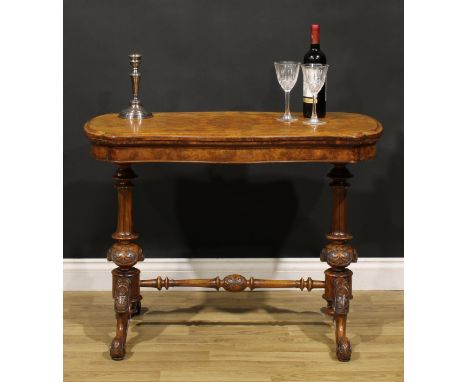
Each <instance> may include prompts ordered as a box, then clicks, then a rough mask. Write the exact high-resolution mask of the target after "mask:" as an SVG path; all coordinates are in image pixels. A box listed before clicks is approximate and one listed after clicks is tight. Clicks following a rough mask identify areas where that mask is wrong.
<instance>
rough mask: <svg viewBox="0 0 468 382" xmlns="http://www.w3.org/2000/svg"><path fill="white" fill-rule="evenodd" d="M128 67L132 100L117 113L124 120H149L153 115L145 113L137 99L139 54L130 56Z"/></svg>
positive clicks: (148, 112)
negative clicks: (130, 69) (129, 67)
mask: <svg viewBox="0 0 468 382" xmlns="http://www.w3.org/2000/svg"><path fill="white" fill-rule="evenodd" d="M128 57H129V59H130V66H131V67H132V68H133V70H132V72H131V73H130V81H131V83H132V98H131V99H130V106H129V107H127V108H125V109H124V110H122V111H121V112H120V113H119V117H120V118H124V119H136V118H138V119H142V118H151V117H152V116H153V114H152V113H151V112H150V111H146V110H145V109H144V108H143V105H142V103H141V101H140V99H139V98H138V92H139V90H140V77H141V73H140V71H139V69H140V64H141V54H130V55H129V56H128Z"/></svg>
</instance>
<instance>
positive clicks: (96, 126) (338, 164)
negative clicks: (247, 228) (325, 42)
mask: <svg viewBox="0 0 468 382" xmlns="http://www.w3.org/2000/svg"><path fill="white" fill-rule="evenodd" d="M277 116H278V114H277V113H265V112H193V113H154V117H153V118H150V119H143V120H126V119H121V118H119V117H118V116H117V114H106V115H101V116H98V117H95V118H93V119H91V120H90V121H88V122H87V123H86V125H85V127H84V129H85V132H86V135H87V137H88V138H89V140H90V141H91V151H92V154H93V156H94V158H96V159H98V160H103V161H108V162H112V163H115V164H116V165H117V170H116V172H115V174H114V180H115V184H116V188H117V195H118V214H117V229H116V231H115V232H114V234H113V235H112V237H113V238H114V240H115V243H114V244H113V245H112V246H111V248H110V249H109V251H108V253H107V259H108V260H109V261H113V262H114V263H115V264H116V265H117V268H115V269H114V270H113V271H112V275H113V286H112V294H113V298H114V310H115V313H116V320H117V328H116V336H115V338H114V340H113V341H112V343H111V347H110V354H111V357H112V358H113V359H116V360H118V359H122V358H123V357H124V355H125V341H126V337H127V328H128V322H129V320H130V317H131V316H132V315H134V314H139V313H140V309H141V295H140V287H150V288H157V289H159V290H161V289H162V288H166V289H169V288H172V287H180V286H184V287H206V288H214V289H217V290H219V289H220V288H223V289H225V290H226V291H231V292H240V291H243V290H245V289H247V288H248V289H250V290H253V289H256V288H298V289H301V290H304V289H306V290H308V291H310V290H312V289H315V288H323V289H324V294H323V298H324V299H325V300H326V302H327V306H326V307H325V308H324V312H326V313H327V314H329V315H331V316H333V319H334V322H335V337H336V355H337V358H338V359H339V360H340V361H349V359H350V358H351V345H350V342H349V340H348V338H347V336H346V319H347V315H348V310H349V300H350V299H352V287H351V279H352V272H351V271H350V270H349V269H348V268H347V267H348V266H349V265H350V264H351V263H352V262H356V261H357V252H356V250H355V249H354V248H353V247H352V246H351V245H350V243H349V242H350V240H351V239H352V236H351V234H350V233H349V232H348V230H347V227H346V191H347V188H348V187H349V184H348V182H347V180H348V179H349V178H350V177H351V174H350V172H349V171H348V169H347V168H346V165H347V164H349V163H355V162H358V161H361V160H366V159H371V158H373V157H374V156H375V153H376V143H377V140H378V138H379V137H380V135H381V133H382V126H381V125H380V123H379V122H378V121H376V120H375V119H373V118H371V117H368V116H365V115H359V114H352V113H328V114H327V117H326V118H325V120H326V122H327V123H326V124H325V125H320V126H318V127H316V128H315V129H314V128H312V127H311V126H308V125H304V124H303V123H302V121H303V119H302V118H301V117H300V118H299V120H298V121H296V122H292V123H284V122H279V121H277V120H276V118H277ZM146 162H199V163H226V164H228V163H262V162H328V163H330V164H332V165H333V167H332V169H331V171H330V172H329V174H328V176H329V177H330V178H331V180H332V182H331V183H330V185H331V187H332V193H333V202H332V225H331V230H330V233H328V234H327V235H326V238H327V240H328V243H327V244H326V245H325V247H324V248H323V249H322V251H321V253H320V259H321V261H324V262H327V263H328V265H329V266H330V268H329V269H327V270H326V271H325V280H324V281H318V280H312V279H311V278H310V277H308V278H307V279H304V278H301V279H300V280H261V279H255V278H253V277H250V278H246V277H244V276H241V275H238V274H232V275H228V276H225V277H224V278H222V279H221V278H220V277H215V278H212V279H189V280H172V279H168V278H167V277H166V278H162V277H161V276H158V277H156V278H155V279H152V280H140V271H139V270H138V269H137V268H135V267H134V266H135V265H136V264H137V262H138V261H143V259H144V257H143V251H142V249H141V248H140V246H139V245H138V244H137V243H136V240H137V239H138V234H137V233H135V232H134V230H133V220H132V187H133V184H132V179H133V178H135V177H136V175H135V173H134V172H133V170H132V168H131V165H132V164H134V163H146Z"/></svg>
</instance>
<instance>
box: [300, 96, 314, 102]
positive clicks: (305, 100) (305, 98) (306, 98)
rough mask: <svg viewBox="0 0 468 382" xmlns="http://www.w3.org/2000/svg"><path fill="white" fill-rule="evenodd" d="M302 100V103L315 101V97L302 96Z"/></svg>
mask: <svg viewBox="0 0 468 382" xmlns="http://www.w3.org/2000/svg"><path fill="white" fill-rule="evenodd" d="M314 101H315V102H314ZM302 102H304V103H317V99H315V100H314V99H313V98H309V97H303V98H302Z"/></svg>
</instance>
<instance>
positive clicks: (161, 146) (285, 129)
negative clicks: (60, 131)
mask: <svg viewBox="0 0 468 382" xmlns="http://www.w3.org/2000/svg"><path fill="white" fill-rule="evenodd" d="M279 115H280V114H279V113H278V112H240V111H239V112H238V111H227V112H226V111H224V112H169V113H159V112H155V113H154V117H153V118H149V119H142V120H126V119H121V118H119V117H118V115H117V114H105V115H100V116H97V117H95V118H92V119H91V120H89V121H88V122H87V123H86V124H85V127H84V129H85V133H86V135H87V137H88V138H89V140H90V141H91V144H92V149H91V150H92V154H93V156H94V158H96V159H98V160H103V161H108V162H114V163H129V164H130V163H144V162H201V163H261V162H329V163H354V162H358V161H361V160H366V159H371V158H373V157H374V156H375V153H376V143H377V140H378V138H379V137H380V135H381V134H382V126H381V124H380V123H379V122H378V121H377V120H375V119H374V118H372V117H368V116H366V115H361V114H354V113H342V112H330V113H327V116H326V118H324V120H325V121H326V122H327V123H326V124H324V125H319V126H317V127H315V128H314V127H312V126H309V125H305V124H304V123H303V121H305V119H304V118H302V116H299V115H298V117H299V118H298V120H297V121H295V122H291V123H284V122H280V121H278V120H276V118H277V117H278V116H279Z"/></svg>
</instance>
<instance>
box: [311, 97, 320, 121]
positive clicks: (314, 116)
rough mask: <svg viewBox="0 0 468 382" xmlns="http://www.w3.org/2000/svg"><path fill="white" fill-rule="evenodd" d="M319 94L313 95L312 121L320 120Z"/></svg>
mask: <svg viewBox="0 0 468 382" xmlns="http://www.w3.org/2000/svg"><path fill="white" fill-rule="evenodd" d="M317 102H318V100H317V95H316V94H314V96H313V97H312V115H311V116H310V121H311V122H318V117H317Z"/></svg>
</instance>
